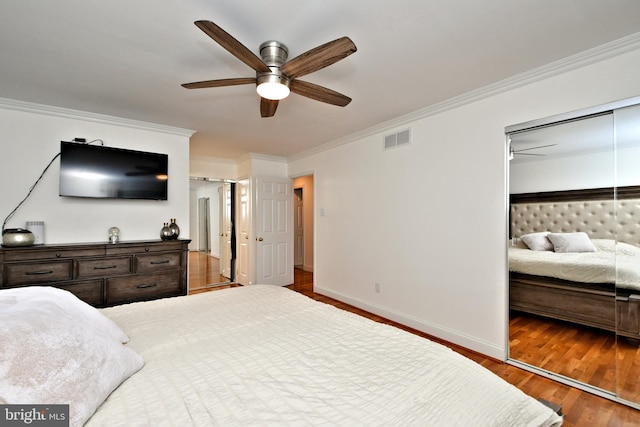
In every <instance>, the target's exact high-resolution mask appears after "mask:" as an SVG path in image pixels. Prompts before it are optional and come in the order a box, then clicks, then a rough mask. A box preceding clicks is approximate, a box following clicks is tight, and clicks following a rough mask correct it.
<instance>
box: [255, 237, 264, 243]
mask: <svg viewBox="0 0 640 427" xmlns="http://www.w3.org/2000/svg"><path fill="white" fill-rule="evenodd" d="M256 240H257V241H258V242H262V241H263V240H264V239H263V238H262V237H258V238H257V239H256Z"/></svg>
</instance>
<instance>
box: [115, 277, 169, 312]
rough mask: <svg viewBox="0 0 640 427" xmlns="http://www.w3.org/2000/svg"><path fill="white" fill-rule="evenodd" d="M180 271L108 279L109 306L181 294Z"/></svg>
mask: <svg viewBox="0 0 640 427" xmlns="http://www.w3.org/2000/svg"><path fill="white" fill-rule="evenodd" d="M180 274H181V272H180V271H171V272H167V273H162V274H148V275H144V276H128V277H113V278H110V279H107V304H117V303H121V302H127V301H139V300H145V299H154V298H161V297H167V296H173V295H179V294H180Z"/></svg>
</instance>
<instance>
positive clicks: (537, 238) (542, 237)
mask: <svg viewBox="0 0 640 427" xmlns="http://www.w3.org/2000/svg"><path fill="white" fill-rule="evenodd" d="M548 235H549V232H548V231H541V232H539V233H529V234H523V235H522V236H520V239H522V241H523V242H524V244H525V245H527V247H528V248H529V249H531V250H532V251H552V250H553V244H551V241H550V240H549V239H548V238H547V236H548Z"/></svg>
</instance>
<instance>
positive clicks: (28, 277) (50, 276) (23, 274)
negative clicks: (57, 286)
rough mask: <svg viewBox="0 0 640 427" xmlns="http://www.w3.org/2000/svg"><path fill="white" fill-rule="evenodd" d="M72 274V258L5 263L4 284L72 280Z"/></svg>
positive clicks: (13, 284) (31, 283)
mask: <svg viewBox="0 0 640 427" xmlns="http://www.w3.org/2000/svg"><path fill="white" fill-rule="evenodd" d="M72 274H73V261H72V260H62V261H52V262H42V263H31V262H30V263H16V264H5V265H4V286H15V285H33V284H37V283H45V282H56V281H62V280H71V279H72V278H73V276H72Z"/></svg>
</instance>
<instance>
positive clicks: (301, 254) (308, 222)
mask: <svg viewBox="0 0 640 427" xmlns="http://www.w3.org/2000/svg"><path fill="white" fill-rule="evenodd" d="M293 197H294V200H293V209H294V215H293V227H294V265H295V268H298V269H301V270H304V271H309V272H312V271H313V258H314V257H313V247H314V235H313V224H314V218H313V213H314V206H313V204H314V203H313V202H314V187H313V175H305V176H300V177H297V178H294V179H293Z"/></svg>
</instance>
